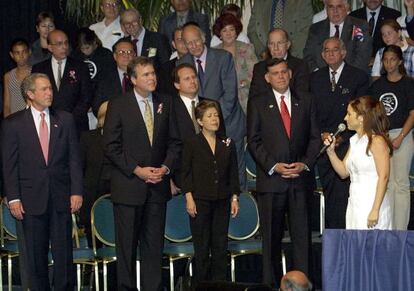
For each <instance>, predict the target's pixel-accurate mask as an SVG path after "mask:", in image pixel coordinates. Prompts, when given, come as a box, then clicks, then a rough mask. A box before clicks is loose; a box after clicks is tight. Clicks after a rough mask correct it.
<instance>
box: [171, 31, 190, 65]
mask: <svg viewBox="0 0 414 291" xmlns="http://www.w3.org/2000/svg"><path fill="white" fill-rule="evenodd" d="M172 46H173V48H174V49H175V50H176V51H177V54H178V57H180V58H181V57H182V56H183V55H185V54H186V53H188V49H187V47H186V46H185V43H184V40H183V27H182V26H179V27H176V28H175V29H174V32H173V38H172Z"/></svg>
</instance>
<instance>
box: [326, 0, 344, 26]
mask: <svg viewBox="0 0 414 291" xmlns="http://www.w3.org/2000/svg"><path fill="white" fill-rule="evenodd" d="M348 9H349V4H348V2H347V0H327V1H326V12H327V14H328V19H329V21H330V22H332V23H333V24H341V23H342V22H344V20H345V18H346V16H347V15H348Z"/></svg>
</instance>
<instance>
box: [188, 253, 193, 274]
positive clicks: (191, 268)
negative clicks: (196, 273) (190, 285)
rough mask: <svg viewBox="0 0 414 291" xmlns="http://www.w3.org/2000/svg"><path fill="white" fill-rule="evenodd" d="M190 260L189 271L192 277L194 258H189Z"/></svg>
mask: <svg viewBox="0 0 414 291" xmlns="http://www.w3.org/2000/svg"><path fill="white" fill-rule="evenodd" d="M189 260H190V266H189V267H188V271H189V273H190V277H192V276H193V258H189Z"/></svg>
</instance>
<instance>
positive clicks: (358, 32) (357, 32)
mask: <svg viewBox="0 0 414 291" xmlns="http://www.w3.org/2000/svg"><path fill="white" fill-rule="evenodd" d="M354 39H355V40H357V41H364V33H363V32H362V29H361V28H360V27H358V26H356V25H354V26H353V27H352V40H354Z"/></svg>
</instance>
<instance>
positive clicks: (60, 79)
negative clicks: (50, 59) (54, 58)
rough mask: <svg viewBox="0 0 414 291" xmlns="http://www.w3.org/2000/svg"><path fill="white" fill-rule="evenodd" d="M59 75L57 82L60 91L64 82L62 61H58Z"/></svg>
mask: <svg viewBox="0 0 414 291" xmlns="http://www.w3.org/2000/svg"><path fill="white" fill-rule="evenodd" d="M57 63H58V75H57V82H56V87H57V89H58V91H59V88H60V83H61V82H62V61H58V62H57Z"/></svg>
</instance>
